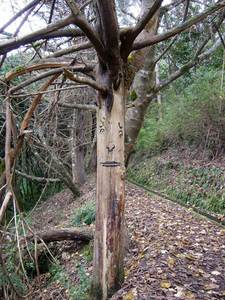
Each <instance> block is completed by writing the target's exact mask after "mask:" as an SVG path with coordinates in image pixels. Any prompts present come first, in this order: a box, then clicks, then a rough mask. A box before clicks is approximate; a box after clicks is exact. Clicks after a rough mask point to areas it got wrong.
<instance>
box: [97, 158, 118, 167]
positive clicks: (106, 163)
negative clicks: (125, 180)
mask: <svg viewBox="0 0 225 300" xmlns="http://www.w3.org/2000/svg"><path fill="white" fill-rule="evenodd" d="M100 164H101V165H102V166H103V167H119V166H120V165H121V163H120V162H117V161H115V160H113V161H110V160H107V161H104V162H101V163H100Z"/></svg>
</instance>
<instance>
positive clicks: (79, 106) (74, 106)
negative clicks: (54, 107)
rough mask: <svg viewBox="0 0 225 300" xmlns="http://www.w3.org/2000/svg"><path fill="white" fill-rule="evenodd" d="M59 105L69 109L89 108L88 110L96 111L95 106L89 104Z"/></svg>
mask: <svg viewBox="0 0 225 300" xmlns="http://www.w3.org/2000/svg"><path fill="white" fill-rule="evenodd" d="M58 105H59V106H62V107H66V108H70V109H75V108H76V109H83V110H89V111H94V112H96V110H97V106H95V105H91V104H78V103H73V104H69V103H59V104H58Z"/></svg>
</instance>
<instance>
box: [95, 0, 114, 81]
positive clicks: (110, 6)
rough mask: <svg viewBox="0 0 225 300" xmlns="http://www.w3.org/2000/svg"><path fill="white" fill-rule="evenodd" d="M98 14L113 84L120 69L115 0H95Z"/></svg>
mask: <svg viewBox="0 0 225 300" xmlns="http://www.w3.org/2000/svg"><path fill="white" fill-rule="evenodd" d="M97 8H98V14H99V27H100V28H99V29H100V31H101V39H102V41H103V43H104V45H105V48H106V52H107V65H108V68H109V70H110V77H111V80H112V81H113V83H114V84H115V83H116V81H117V80H118V72H119V71H120V51H119V31H118V28H119V26H118V20H117V15H116V7H115V1H114V0H111V1H100V0H97Z"/></svg>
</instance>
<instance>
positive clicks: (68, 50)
mask: <svg viewBox="0 0 225 300" xmlns="http://www.w3.org/2000/svg"><path fill="white" fill-rule="evenodd" d="M92 47H93V45H92V44H91V43H90V42H86V43H82V44H78V45H74V46H72V47H69V48H66V49H62V50H59V51H55V52H54V53H53V54H51V55H48V56H46V57H44V58H43V59H45V58H51V57H60V56H63V55H66V54H71V53H74V52H76V51H80V50H85V49H89V48H92Z"/></svg>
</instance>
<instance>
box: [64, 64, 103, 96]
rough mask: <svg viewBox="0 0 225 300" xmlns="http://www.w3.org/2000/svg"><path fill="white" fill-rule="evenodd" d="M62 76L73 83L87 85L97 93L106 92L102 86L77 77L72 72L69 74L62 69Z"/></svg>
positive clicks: (93, 81)
mask: <svg viewBox="0 0 225 300" xmlns="http://www.w3.org/2000/svg"><path fill="white" fill-rule="evenodd" d="M64 74H65V76H66V77H67V78H69V79H70V80H72V81H75V82H78V83H81V84H87V85H89V86H91V87H93V88H94V89H96V90H97V91H100V92H102V93H106V92H107V88H106V87H104V86H102V85H99V84H98V83H97V82H96V81H95V80H92V79H89V78H84V77H80V76H77V75H75V74H73V73H72V72H70V71H69V70H67V69H64Z"/></svg>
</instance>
